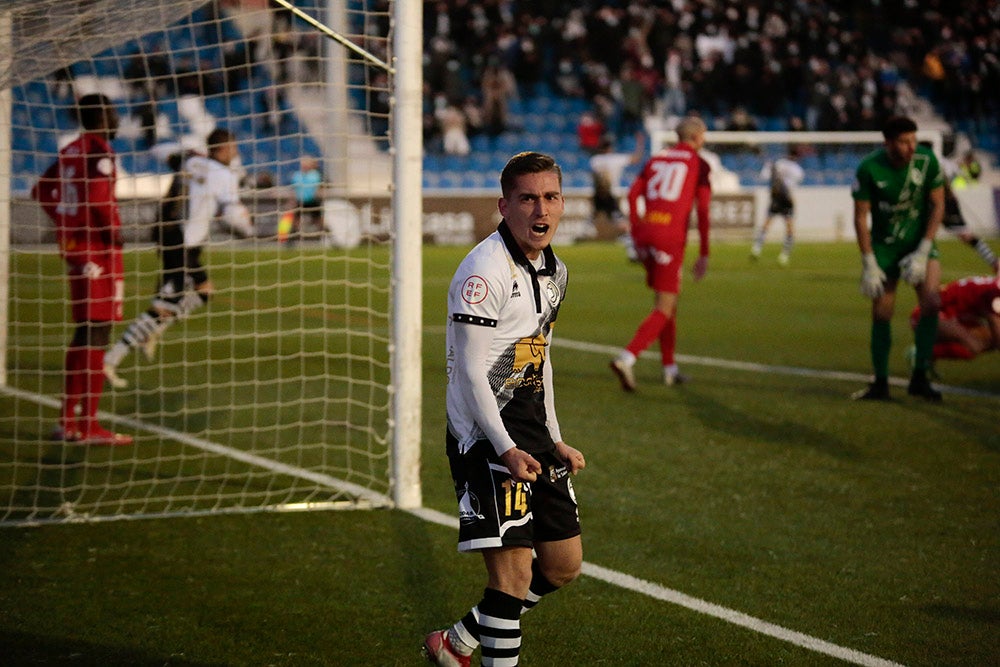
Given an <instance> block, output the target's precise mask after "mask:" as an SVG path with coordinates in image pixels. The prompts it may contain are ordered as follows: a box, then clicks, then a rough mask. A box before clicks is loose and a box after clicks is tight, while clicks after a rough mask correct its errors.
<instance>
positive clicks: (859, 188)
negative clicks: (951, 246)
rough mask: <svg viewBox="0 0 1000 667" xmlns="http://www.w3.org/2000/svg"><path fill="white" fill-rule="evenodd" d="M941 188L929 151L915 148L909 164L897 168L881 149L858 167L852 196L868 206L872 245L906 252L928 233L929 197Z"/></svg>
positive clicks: (941, 178)
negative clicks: (870, 219)
mask: <svg viewBox="0 0 1000 667" xmlns="http://www.w3.org/2000/svg"><path fill="white" fill-rule="evenodd" d="M942 185H944V175H943V173H942V172H941V165H940V164H939V163H938V161H937V158H936V157H934V153H933V152H932V151H931V149H929V148H927V147H925V146H917V150H916V153H914V155H913V159H912V160H910V163H909V164H907V165H906V166H904V167H899V168H897V167H893V166H892V165H891V164H889V158H888V156H887V155H886V151H885V148H880V149H878V150H876V151H874V152H872V153H869V154H868V155H867V156H865V158H864V159H863V160H862V161H861V164H860V165H858V170H857V172H856V173H855V176H854V185H853V187H852V188H851V196H852V197H853V198H854V199H855V201H867V202H870V203H871V215H872V244H873V245H876V246H877V245H887V246H894V247H896V248H897V249H898V250H900V251H905V252H909V251H910V250H912V249H913V248H915V247H916V246H917V244H919V243H920V239H922V238H923V236H924V233H925V232H926V230H927V218H928V215H929V211H930V202H929V198H928V195H929V194H930V192H931V191H932V190H934V189H935V188H938V187H941V186H942Z"/></svg>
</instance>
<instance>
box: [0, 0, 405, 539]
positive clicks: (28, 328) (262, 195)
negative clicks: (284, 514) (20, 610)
mask: <svg viewBox="0 0 1000 667" xmlns="http://www.w3.org/2000/svg"><path fill="white" fill-rule="evenodd" d="M4 4H5V7H4V8H2V9H0V238H2V240H0V309H2V314H0V361H2V362H3V363H2V364H0V524H7V525H30V524H36V523H43V522H61V521H74V520H76V521H86V520H91V521H94V520H107V519H117V518H132V517H141V516H162V515H190V514H201V513H210V512H242V511H261V510H277V509H310V508H327V507H360V506H364V507H370V506H385V505H391V504H394V503H395V504H403V505H417V504H419V502H420V493H419V476H418V472H419V449H418V447H419V426H420V424H419V417H418V416H417V417H414V412H413V411H414V410H416V411H417V413H416V414H417V415H419V409H420V406H419V394H416V395H414V393H413V392H414V386H415V385H417V386H418V384H419V366H420V363H419V356H417V358H416V363H414V359H413V355H414V349H413V346H414V345H415V346H416V354H417V355H419V340H420V338H419V316H420V312H419V308H416V309H415V307H414V306H413V305H412V303H413V298H412V291H411V292H410V293H409V295H408V296H407V299H406V300H404V301H402V304H403V305H400V303H401V301H400V299H401V295H402V294H403V290H402V289H401V287H400V281H399V280H397V279H396V278H395V276H396V275H397V274H399V273H400V272H401V271H409V272H411V273H414V275H408V276H407V277H408V278H410V279H411V280H410V282H411V283H414V282H415V283H416V284H417V285H419V277H420V276H419V270H420V264H419V247H417V252H416V253H415V254H416V255H417V256H418V257H417V258H416V259H415V260H414V258H413V255H414V252H413V246H412V238H413V231H412V229H408V228H407V227H406V226H405V225H404V224H403V223H402V222H401V220H403V218H402V216H400V215H399V214H398V213H397V211H398V210H399V209H400V208H401V207H402V205H401V204H400V199H399V197H400V196H402V195H401V194H400V191H401V190H403V189H404V188H403V187H401V186H405V185H407V182H406V179H407V178H408V177H404V179H403V180H404V183H402V184H401V183H399V173H400V172H401V169H400V167H399V162H400V159H406V158H407V155H410V154H412V153H413V152H414V151H413V149H412V147H411V148H410V149H406V148H405V147H400V146H398V145H396V143H395V142H394V137H395V136H397V133H398V129H399V128H398V125H399V123H400V121H399V119H398V118H397V116H396V114H397V109H398V108H399V106H400V105H399V103H398V99H403V100H407V99H412V95H411V96H410V97H407V96H406V94H403V95H400V92H399V90H398V88H395V86H397V85H398V76H399V75H400V74H401V72H400V71H399V70H397V69H394V68H393V63H394V62H395V59H396V56H397V55H398V53H396V51H398V50H399V47H398V45H399V44H400V42H398V41H397V40H398V38H399V36H398V35H397V34H396V32H395V31H394V29H393V26H394V25H395V23H396V21H395V17H394V15H393V12H394V11H398V10H399V8H397V7H396V3H393V2H390V1H388V0H383V1H377V0H332V1H327V0H295V2H292V3H289V2H284V1H282V2H275V3H270V2H267V1H266V0H244V1H229V2H227V1H224V0H217V1H213V2H207V3H206V2H204V0H198V1H183V0H172V1H169V2H168V1H166V0H138V1H137V0H88V1H87V2H76V1H70V2H67V1H66V0H32V1H31V2H21V1H20V0H15V1H14V2H8V3H4ZM418 11H419V8H418ZM410 18H411V19H412V17H410ZM409 23H414V22H413V21H409ZM415 23H416V25H417V28H418V30H419V13H418V14H417V21H416V22H415ZM317 26H318V27H317ZM416 42H417V48H419V32H417V39H416ZM405 44H407V45H406V46H405V48H404V50H409V51H412V47H411V46H409V43H408V42H407V43H405ZM408 60H409V61H416V62H415V67H416V68H417V69H416V76H415V77H414V76H412V72H410V77H409V78H410V80H411V81H412V80H415V81H416V85H417V86H419V65H420V63H419V52H416V55H415V56H414V55H413V54H412V53H411V54H410V56H408ZM406 66H407V67H413V64H412V63H407V65H406ZM418 90H419V89H418ZM92 93H99V94H103V95H104V96H106V98H108V99H110V100H111V102H112V103H113V105H114V107H115V109H116V110H117V112H118V115H119V117H120V125H119V129H118V133H117V136H116V137H115V138H114V139H113V141H112V142H111V145H112V147H113V149H114V152H115V154H116V165H117V184H116V187H115V190H116V194H117V197H118V200H119V209H120V213H121V219H122V228H121V230H122V236H123V239H124V242H125V249H124V270H125V300H124V319H123V320H122V321H121V322H116V323H115V325H114V328H113V330H112V333H111V337H110V345H109V347H108V350H109V355H110V350H111V349H113V348H114V346H115V344H116V343H117V342H118V341H120V340H124V342H126V343H128V345H127V347H128V349H127V350H126V351H125V352H124V353H123V354H121V355H118V356H119V357H120V359H116V364H117V367H116V369H113V370H114V371H115V374H116V380H115V382H114V383H112V381H111V380H110V379H108V380H106V381H105V382H104V383H103V390H102V394H101V396H100V402H99V411H98V412H97V415H96V418H97V420H98V421H99V422H100V424H101V425H102V426H103V427H104V428H106V429H108V430H110V431H114V432H120V433H124V434H128V435H130V436H131V437H132V438H134V443H133V444H131V445H127V446H103V445H101V444H99V443H96V442H93V441H88V440H87V439H86V438H84V439H83V440H84V441H83V442H81V441H79V440H78V439H74V438H73V437H72V434H68V433H65V432H64V433H62V434H59V433H56V434H53V429H54V428H55V427H57V426H59V425H60V423H61V421H63V419H65V417H63V418H62V419H61V416H60V410H61V405H62V398H63V396H64V394H65V393H66V387H67V384H66V380H65V378H66V376H67V372H66V370H65V367H66V359H67V347H68V346H69V344H70V340H71V338H72V336H73V333H74V330H75V329H76V325H75V324H74V322H73V321H72V319H71V316H70V296H69V286H68V280H67V269H66V265H65V263H64V262H63V260H62V259H61V258H60V255H59V250H58V247H57V245H56V237H55V226H54V223H53V222H52V220H51V219H50V218H49V217H48V216H47V215H46V214H45V213H44V211H43V210H42V208H41V207H40V206H39V204H38V203H37V202H36V201H35V200H34V199H33V198H32V187H33V186H34V185H35V184H36V183H37V181H38V178H39V176H40V175H41V174H42V173H43V172H45V170H46V169H47V168H48V167H49V165H51V164H52V163H53V161H54V160H56V157H57V154H58V152H59V151H60V149H61V148H63V147H64V146H66V145H67V144H68V143H69V142H71V141H73V140H74V139H75V138H76V137H77V136H78V134H79V127H78V124H77V118H76V115H75V107H76V101H77V100H78V99H80V98H81V97H82V96H85V95H88V94H92ZM394 97H395V98H396V100H397V101H396V103H395V105H394ZM414 106H415V107H416V108H418V109H419V105H418V104H416V105H414ZM406 122H409V121H406ZM417 123H419V116H418V120H417ZM418 127H419V125H418ZM217 128H222V129H226V130H229V131H231V132H232V134H233V135H235V139H236V144H237V146H238V149H239V155H238V157H237V158H236V159H235V160H234V161H233V162H232V163H231V164H230V165H229V169H231V170H232V171H234V172H235V173H236V174H237V176H238V178H239V183H240V186H239V197H240V200H241V201H242V203H243V205H245V207H246V209H247V210H248V211H249V213H250V215H251V217H252V220H253V230H252V233H251V235H250V236H249V237H247V236H245V235H244V234H240V233H237V232H238V231H240V230H239V228H238V227H235V228H234V227H232V226H230V225H227V224H225V220H226V217H225V216H220V217H218V218H216V219H214V221H213V223H212V227H211V232H210V235H209V237H208V239H207V241H206V242H205V243H204V246H203V252H202V263H203V264H204V266H205V269H206V271H207V274H208V277H209V280H210V281H211V283H212V285H213V286H214V291H213V293H212V294H211V297H210V298H209V299H208V300H207V302H205V303H202V300H201V299H200V298H198V296H197V293H196V292H195V291H194V290H192V289H191V282H190V281H189V282H188V283H187V288H188V290H189V291H188V295H187V297H186V298H185V299H178V300H175V301H174V302H173V304H174V306H175V310H174V311H173V313H172V315H171V316H170V317H166V316H163V317H160V316H157V310H156V307H157V304H156V303H154V300H153V297H154V295H156V294H158V289H159V284H160V280H161V268H162V267H161V253H160V252H159V251H158V246H157V244H156V243H155V242H154V239H155V238H156V237H155V235H154V234H153V232H154V229H156V228H157V227H158V221H159V220H161V219H163V217H164V213H163V212H162V211H161V209H162V204H163V202H164V201H165V198H166V197H167V194H168V191H170V186H171V183H172V182H173V180H174V176H175V174H179V175H178V178H179V179H180V180H179V182H180V183H184V185H185V187H184V188H182V190H181V192H182V195H183V193H190V192H191V188H190V186H191V182H192V181H193V180H195V179H196V178H197V176H196V174H195V173H193V172H192V171H191V169H189V168H188V165H189V164H190V163H189V162H185V160H186V159H188V158H189V157H191V156H194V155H199V154H201V155H204V154H205V153H206V151H207V148H208V147H207V145H206V140H207V138H208V136H209V135H210V133H211V132H212V131H213V130H215V129H217ZM414 134H415V136H418V137H419V133H414ZM416 155H417V158H416V163H417V165H418V167H417V169H416V170H414V173H415V178H416V179H417V181H416V182H417V184H419V144H418V145H417V148H416ZM390 184H392V185H393V187H390ZM406 191H407V193H409V194H408V196H409V197H410V203H409V205H408V208H409V210H410V211H411V217H415V219H416V225H417V231H416V234H417V238H419V221H420V204H419V185H417V188H416V192H417V194H418V196H417V198H416V204H415V205H414V204H413V199H412V192H413V188H412V187H409V188H406ZM177 201H179V202H181V204H180V205H181V207H182V208H181V209H180V210H183V211H185V212H184V214H183V215H182V216H181V217H182V218H185V217H186V216H187V213H188V212H189V211H187V210H186V209H184V208H183V207H184V206H186V203H187V199H185V198H184V196H182V197H181V198H180V199H179V200H177ZM411 227H412V225H411ZM417 289H419V287H418V288H417ZM416 294H417V296H416V302H417V304H419V291H418V292H417V293H416ZM160 296H162V294H161V295H160ZM160 302H162V299H160ZM160 305H162V303H160ZM401 313H402V315H401ZM143 318H146V319H145V322H146V324H149V323H150V322H156V323H160V322H166V324H165V328H163V329H162V333H161V334H160V333H159V331H160V330H159V329H157V331H156V332H155V333H149V331H148V327H146V326H145V325H144V324H142V323H143V321H144V319H143ZM403 318H405V319H403ZM168 320H169V321H168ZM401 332H404V333H406V334H407V340H406V341H405V342H404V343H402V344H401V343H400V342H399V341H398V338H399V336H400V333H401ZM147 334H149V335H147ZM157 342H158V344H156V345H155V346H154V344H155V343H157ZM147 353H148V354H147ZM108 358H110V357H106V358H105V359H106V360H107V359H108ZM105 363H107V361H106V362H105ZM414 366H415V367H416V370H413V367H414ZM400 403H405V406H404V409H401V408H400ZM85 404H86V401H82V402H81V405H85ZM80 419H81V420H84V419H85V415H81V416H80Z"/></svg>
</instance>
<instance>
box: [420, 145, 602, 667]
mask: <svg viewBox="0 0 1000 667" xmlns="http://www.w3.org/2000/svg"><path fill="white" fill-rule="evenodd" d="M500 185H501V190H502V197H501V198H500V199H499V202H498V208H499V210H500V214H501V215H502V216H503V220H501V222H500V225H499V227H498V228H497V230H496V231H495V232H494V233H493V234H491V235H490V236H489V237H487V238H486V239H485V240H483V241H482V242H481V243H480V244H479V245H477V246H476V247H475V248H473V249H472V251H471V252H469V254H468V255H467V256H466V257H465V259H464V260H463V261H462V263H461V264H460V265H459V267H458V270H457V271H456V273H455V276H454V278H453V279H452V281H451V287H450V288H449V290H448V331H447V354H448V356H447V366H448V367H447V374H448V386H447V392H446V404H447V413H448V432H447V436H446V450H447V453H448V459H449V461H450V464H451V474H452V479H453V482H454V486H455V494H456V497H457V499H458V513H459V535H458V549H459V551H463V552H469V551H478V552H480V553H481V554H482V556H483V560H484V562H485V565H486V571H487V574H488V580H487V584H486V589H485V591H484V592H483V597H482V599H481V600H480V601H479V603H478V604H477V605H476V606H474V607H473V608H472V609H471V610H470V611H469V612H468V613H467V614H466V615H465V616H463V617H462V619H461V620H459V621H458V622H457V623H455V625H453V626H452V627H451V628H449V629H446V630H437V631H435V632H432V633H430V634H428V635H427V637H426V638H425V639H424V654H425V656H426V657H427V658H428V659H429V660H430V661H431V662H433V663H434V664H437V665H446V666H448V667H462V666H467V665H469V664H470V656H471V655H472V652H473V651H474V650H475V648H476V647H477V646H482V664H483V665H485V666H492V665H516V664H517V662H518V655H519V653H520V648H521V627H520V620H519V619H520V616H521V614H522V613H523V612H524V611H526V610H527V609H530V608H531V607H533V606H534V605H535V604H537V603H538V601H539V599H540V598H541V597H542V596H543V595H546V594H548V593H552V592H554V591H556V590H557V589H559V588H560V587H562V586H564V585H566V584H568V583H569V582H571V581H572V580H573V579H575V578H576V577H577V575H578V574H579V573H580V567H581V564H582V562H583V548H582V543H581V540H580V520H579V517H578V514H577V506H576V499H575V496H574V493H573V485H572V483H571V481H570V477H569V475H570V473H576V472H577V471H579V470H580V469H582V468H583V467H584V466H585V465H586V463H585V461H584V458H583V455H582V454H581V453H580V452H579V451H577V450H576V449H574V448H573V447H570V446H569V445H567V444H566V443H565V442H563V439H562V435H561V434H560V431H559V422H558V420H557V419H556V413H555V401H554V398H553V394H552V362H551V358H550V351H551V343H552V327H553V324H554V323H555V320H556V316H557V314H558V313H559V308H560V306H561V304H562V301H563V297H564V296H565V294H566V283H567V279H568V272H567V269H566V265H565V264H563V263H562V261H561V260H559V258H557V257H556V255H555V253H554V252H553V251H552V248H551V246H550V245H549V244H550V242H551V241H552V237H553V236H554V235H555V233H556V229H557V228H558V226H559V220H560V218H561V217H562V214H563V210H564V207H565V202H564V200H563V194H562V172H561V171H560V169H559V166H558V165H557V164H556V163H555V161H554V160H553V159H552V158H551V157H549V156H547V155H543V154H541V153H533V152H528V153H519V154H517V155H515V156H514V157H512V158H511V159H510V160H509V161H508V162H507V165H506V166H505V167H504V169H503V172H502V173H501V175H500ZM532 550H534V553H535V556H534V557H533V556H532Z"/></svg>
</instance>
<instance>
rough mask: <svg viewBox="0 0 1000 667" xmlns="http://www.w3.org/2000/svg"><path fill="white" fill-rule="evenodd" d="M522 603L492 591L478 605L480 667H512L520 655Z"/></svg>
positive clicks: (486, 592)
mask: <svg viewBox="0 0 1000 667" xmlns="http://www.w3.org/2000/svg"><path fill="white" fill-rule="evenodd" d="M522 604H523V601H522V600H519V599H517V598H516V597H514V596H513V595H508V594H507V593H502V592H500V591H498V590H494V589H492V588H487V589H486V590H485V591H484V592H483V600H482V602H480V603H479V605H478V607H479V640H480V641H481V642H482V665H483V667H515V666H516V665H517V662H518V657H519V656H520V653H521V605H522Z"/></svg>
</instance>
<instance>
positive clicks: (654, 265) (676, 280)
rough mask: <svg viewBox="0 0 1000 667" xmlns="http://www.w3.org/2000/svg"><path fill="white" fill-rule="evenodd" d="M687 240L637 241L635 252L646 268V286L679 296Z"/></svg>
mask: <svg viewBox="0 0 1000 667" xmlns="http://www.w3.org/2000/svg"><path fill="white" fill-rule="evenodd" d="M686 240H687V239H682V240H680V241H668V242H664V241H661V240H659V239H653V240H651V241H645V240H641V239H635V252H636V254H637V255H638V256H639V261H640V262H642V265H643V266H644V267H646V284H647V285H649V287H650V288H652V289H654V290H656V291H657V292H669V293H670V294H678V293H679V292H680V291H681V268H683V266H684V246H685V242H686Z"/></svg>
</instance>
